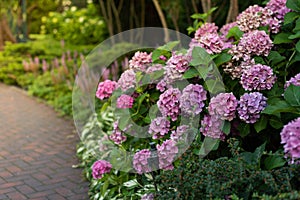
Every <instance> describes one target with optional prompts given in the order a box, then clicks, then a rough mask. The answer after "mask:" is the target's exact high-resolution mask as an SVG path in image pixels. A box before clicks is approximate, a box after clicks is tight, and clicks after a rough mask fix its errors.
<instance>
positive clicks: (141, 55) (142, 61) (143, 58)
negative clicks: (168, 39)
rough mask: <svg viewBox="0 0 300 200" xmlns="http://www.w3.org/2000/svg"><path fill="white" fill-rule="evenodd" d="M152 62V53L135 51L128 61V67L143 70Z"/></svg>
mask: <svg viewBox="0 0 300 200" xmlns="http://www.w3.org/2000/svg"><path fill="white" fill-rule="evenodd" d="M151 63H152V53H150V54H147V53H146V52H140V51H137V52H135V54H134V56H133V57H132V58H131V60H130V61H129V69H133V70H135V71H143V72H145V71H146V70H147V68H148V67H149V66H150V65H151Z"/></svg>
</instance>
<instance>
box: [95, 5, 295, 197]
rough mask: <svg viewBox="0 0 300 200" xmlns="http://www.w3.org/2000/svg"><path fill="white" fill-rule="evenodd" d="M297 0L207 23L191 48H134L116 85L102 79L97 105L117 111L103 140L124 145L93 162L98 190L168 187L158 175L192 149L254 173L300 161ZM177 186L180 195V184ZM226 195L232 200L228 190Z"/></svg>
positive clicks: (136, 192) (151, 191) (130, 193)
mask: <svg viewBox="0 0 300 200" xmlns="http://www.w3.org/2000/svg"><path fill="white" fill-rule="evenodd" d="M295 2H297V1H296V0H288V1H287V2H286V1H285V0H270V1H269V2H268V3H267V5H266V6H265V7H259V6H257V5H253V6H250V7H249V8H247V9H246V10H245V11H243V12H242V13H240V14H239V16H238V17H237V19H236V21H235V22H232V23H230V24H226V25H224V26H223V27H221V29H219V27H217V26H216V25H215V24H214V23H205V24H204V25H202V26H201V27H200V28H199V29H198V30H197V31H196V32H195V33H194V37H193V38H192V39H191V41H190V44H189V48H188V49H176V48H175V47H176V44H177V43H176V42H171V43H168V44H166V45H165V46H162V47H159V48H157V49H154V50H153V51H151V52H149V51H142V50H141V51H138V52H136V53H135V54H134V55H133V56H132V58H131V60H130V61H129V64H128V68H127V69H126V70H125V71H124V72H123V73H122V74H121V76H120V78H119V80H118V81H117V82H114V81H110V80H105V81H102V82H100V83H99V85H98V89H97V91H96V98H97V99H98V102H101V105H102V108H101V112H102V113H106V112H112V113H113V115H114V117H113V120H112V122H110V123H111V128H108V130H107V131H106V133H105V134H106V137H105V138H106V139H105V141H106V142H103V141H102V139H101V141H99V144H100V146H101V149H105V148H104V147H105V145H107V148H106V149H111V147H116V148H118V149H120V151H119V152H114V151H111V152H110V151H105V150H104V151H103V152H107V153H103V156H102V158H103V160H98V161H97V162H95V164H94V165H93V166H92V172H93V176H94V178H96V179H97V181H98V182H97V184H99V186H100V187H99V190H100V194H101V195H98V196H99V197H100V196H102V198H113V197H114V198H115V197H118V198H133V199H154V198H155V194H156V193H157V192H158V191H160V185H163V184H164V183H163V182H159V179H157V178H155V176H156V175H157V174H160V175H159V176H160V177H163V175H164V174H166V175H167V174H168V173H170V171H172V170H177V167H180V166H181V165H180V160H181V158H180V156H181V155H182V153H184V152H185V151H186V150H187V149H188V148H189V152H190V153H193V154H194V155H197V156H199V162H200V160H201V159H209V160H211V162H214V160H217V159H220V158H222V159H227V158H230V159H233V158H242V159H237V160H235V162H244V164H245V167H246V168H247V167H249V169H250V168H251V170H254V169H253V168H252V167H253V166H255V170H273V169H278V168H281V167H288V166H289V165H295V164H299V159H300V139H299V138H300V122H299V117H300V81H299V80H300V78H299V72H300V70H299V67H298V64H299V61H300V41H298V40H299V38H300V34H299V33H300V29H299V25H300V9H299V5H298V4H297V3H295ZM216 71H219V72H220V74H219V76H218V73H216ZM99 115H101V113H99ZM102 120H103V121H105V119H102ZM285 124H286V125H285ZM103 138H104V136H103ZM232 140H234V141H235V142H234V144H233V143H232ZM121 157H122V159H120V158H121ZM255 159H256V160H255ZM107 162H109V163H107ZM253 162H254V163H256V164H255V165H253ZM249 163H251V164H249ZM189 165H193V162H191V163H187V164H186V166H189ZM125 166H126V167H125ZM243 166H244V165H243ZM125 168H126V169H125ZM163 179H165V178H163ZM163 179H161V180H163ZM164 181H165V180H164ZM169 181H171V180H169ZM178 187H179V185H178ZM190 187H191V190H192V185H191V186H190ZM291 187H292V186H291ZM124 188H125V189H124ZM162 188H163V187H162ZM168 189H170V188H168ZM171 189H172V191H173V192H174V193H175V194H176V195H175V196H180V195H181V194H180V193H177V192H178V189H176V184H175V188H171ZM215 189H216V188H215ZM219 189H220V190H221V188H219ZM292 189H293V188H292ZM124 190H126V191H127V192H124V193H122V192H120V191H124ZM245 190H246V188H245ZM274 191H275V189H274ZM160 192H161V191H160ZM253 192H256V191H253ZM257 192H259V194H258V195H263V194H261V193H260V192H261V190H259V191H257ZM109 195H110V196H109ZM114 195H115V196H114ZM226 195H227V196H228V199H229V197H230V195H232V194H230V190H228V191H227V193H226ZM237 195H238V194H237ZM181 197H182V196H181ZM182 198H184V197H182Z"/></svg>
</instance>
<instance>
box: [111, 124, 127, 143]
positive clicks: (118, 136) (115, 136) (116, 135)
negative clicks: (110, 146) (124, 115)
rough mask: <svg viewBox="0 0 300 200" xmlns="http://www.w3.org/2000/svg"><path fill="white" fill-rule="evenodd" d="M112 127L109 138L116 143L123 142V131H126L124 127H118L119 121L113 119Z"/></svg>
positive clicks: (124, 137)
mask: <svg viewBox="0 0 300 200" xmlns="http://www.w3.org/2000/svg"><path fill="white" fill-rule="evenodd" d="M113 127H114V129H113V132H112V134H111V135H110V136H109V139H110V140H112V141H113V142H114V143H115V144H118V145H119V144H121V143H123V142H125V141H126V140H127V137H126V136H125V135H124V133H123V131H126V129H124V130H123V131H122V130H120V129H119V121H115V122H114V124H113Z"/></svg>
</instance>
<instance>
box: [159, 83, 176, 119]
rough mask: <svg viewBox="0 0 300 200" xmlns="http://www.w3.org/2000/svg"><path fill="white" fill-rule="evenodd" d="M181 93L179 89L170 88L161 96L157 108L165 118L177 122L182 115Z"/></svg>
mask: <svg viewBox="0 0 300 200" xmlns="http://www.w3.org/2000/svg"><path fill="white" fill-rule="evenodd" d="M180 96H181V92H180V90H179V89H178V88H169V89H168V90H166V91H165V92H164V93H162V94H161V95H160V96H159V100H158V101H157V106H158V109H159V111H160V112H161V113H162V115H163V116H164V117H170V118H171V120H172V121H175V120H176V119H177V117H178V115H179V114H180V108H179V99H180Z"/></svg>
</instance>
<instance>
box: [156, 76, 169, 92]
mask: <svg viewBox="0 0 300 200" xmlns="http://www.w3.org/2000/svg"><path fill="white" fill-rule="evenodd" d="M167 86H168V85H167V83H166V81H165V80H164V79H162V80H160V81H159V82H158V83H157V85H156V89H157V90H159V91H160V92H164V91H165V90H166V88H167Z"/></svg>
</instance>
